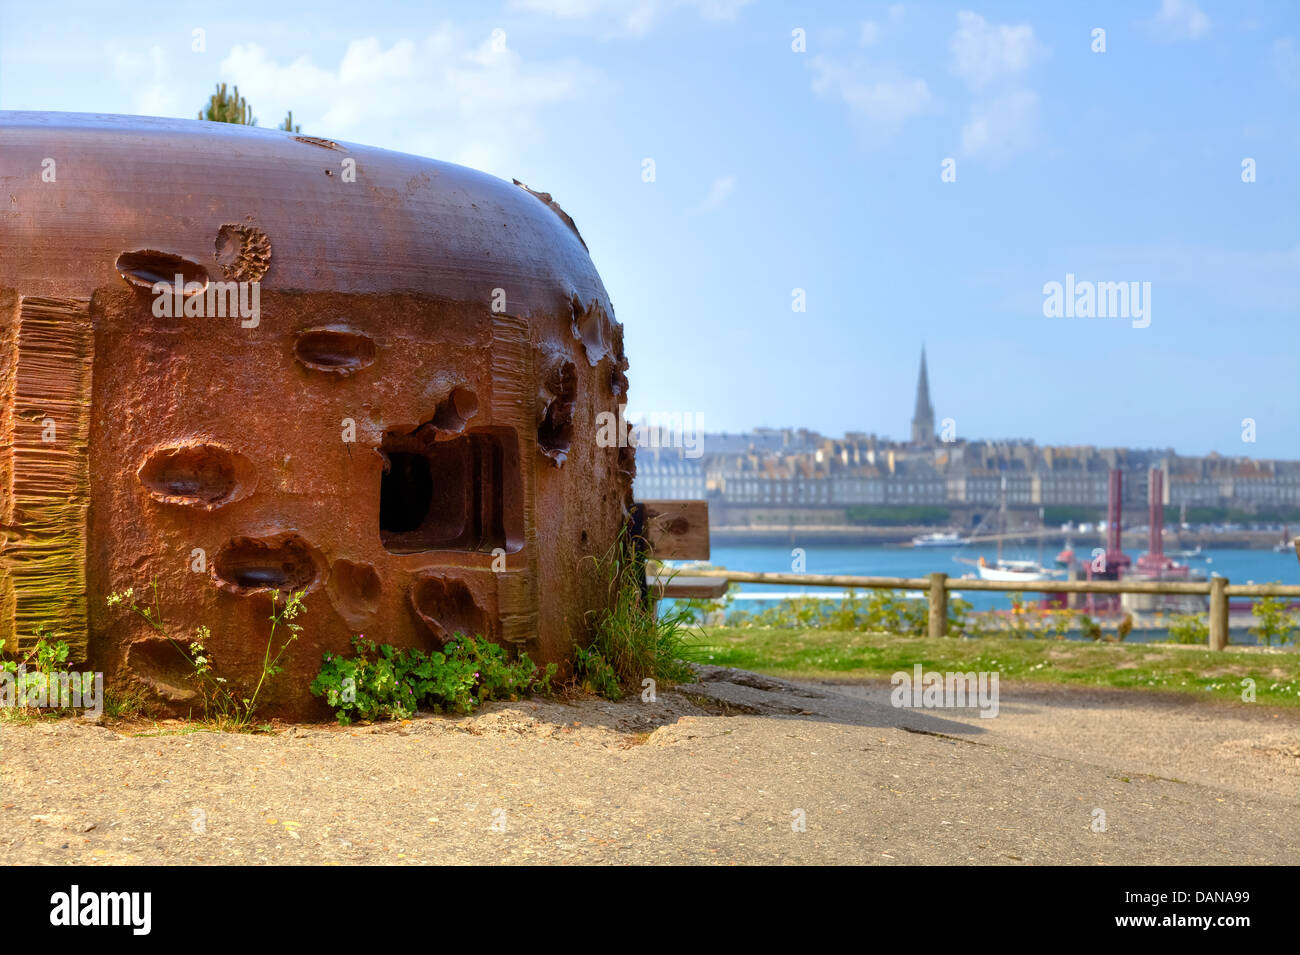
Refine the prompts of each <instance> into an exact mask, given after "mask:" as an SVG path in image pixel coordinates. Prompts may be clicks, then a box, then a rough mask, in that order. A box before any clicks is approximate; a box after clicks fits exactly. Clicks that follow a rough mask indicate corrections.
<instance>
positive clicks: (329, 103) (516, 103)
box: [220, 26, 601, 175]
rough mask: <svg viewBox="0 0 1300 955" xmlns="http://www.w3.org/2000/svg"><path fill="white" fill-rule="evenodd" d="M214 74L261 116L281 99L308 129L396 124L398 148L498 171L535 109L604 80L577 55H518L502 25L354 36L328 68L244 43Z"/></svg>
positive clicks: (337, 133) (279, 107)
mask: <svg viewBox="0 0 1300 955" xmlns="http://www.w3.org/2000/svg"><path fill="white" fill-rule="evenodd" d="M220 75H221V79H223V80H226V81H227V82H234V83H238V84H239V88H240V92H241V93H242V94H244V95H245V96H246V97H248V100H249V102H251V103H253V104H255V106H256V107H257V108H258V118H259V120H261V122H262V123H263V124H264V125H267V124H270V125H274V124H275V123H276V122H278V120H279V118H280V116H282V115H283V111H284V109H287V108H292V109H293V111H294V118H295V120H296V121H298V122H301V124H302V127H303V130H304V131H305V132H309V133H313V134H316V135H321V136H330V137H336V138H339V139H355V140H359V141H362V142H366V141H370V142H377V141H383V140H390V141H391V139H392V133H391V130H392V129H393V128H394V126H395V125H400V127H401V128H402V129H403V131H404V132H405V133H406V134H407V135H406V137H405V139H404V141H403V144H402V146H401V148H403V149H406V150H408V151H412V152H420V153H423V154H425V155H430V156H435V157H437V158H439V159H447V160H450V161H452V162H460V163H464V164H465V165H471V166H475V167H477V168H480V169H486V170H488V171H490V172H495V173H497V174H498V175H508V174H509V173H510V170H509V169H507V168H505V166H504V163H505V162H506V161H507V160H508V158H509V157H510V156H511V155H512V154H514V153H517V151H518V148H519V145H520V144H521V143H527V142H531V141H535V140H538V139H540V138H541V137H542V135H543V127H542V124H541V122H540V121H539V119H538V116H537V113H538V111H539V110H541V109H543V108H545V107H546V106H549V105H551V104H555V103H562V102H571V101H574V100H578V99H581V98H582V97H583V96H585V95H586V91H587V90H590V89H593V88H598V87H599V86H600V85H601V75H600V73H599V72H598V71H596V70H594V69H592V68H590V67H587V66H585V65H583V64H581V63H579V62H577V61H574V60H555V61H548V62H537V63H529V62H525V61H524V60H523V58H522V57H521V56H520V55H519V54H518V53H516V52H515V51H514V50H513V49H511V48H510V47H509V46H508V44H507V42H506V37H505V36H504V35H499V36H498V37H497V38H496V39H495V40H494V39H493V38H492V37H488V38H485V39H482V40H481V41H479V42H475V41H474V40H472V39H470V38H468V37H466V36H464V35H463V34H462V33H461V32H460V31H459V30H457V29H456V28H453V27H450V26H444V27H442V28H441V29H439V30H438V31H436V32H434V33H433V34H431V35H429V36H428V37H426V38H425V39H423V40H421V41H418V42H417V41H413V40H399V41H398V42H396V43H394V44H393V45H392V46H391V47H388V48H386V49H385V48H384V47H383V46H382V45H381V44H380V42H379V41H378V40H377V39H374V38H373V37H372V38H368V39H361V40H354V41H352V42H351V43H350V44H349V45H348V47H347V49H346V50H345V51H344V53H343V56H342V58H341V60H340V61H339V63H338V65H337V67H334V68H330V67H321V66H317V65H316V64H315V63H313V62H312V61H311V59H310V58H309V57H300V58H299V59H297V60H294V61H292V62H280V61H278V60H276V59H275V58H274V57H273V56H272V55H271V54H270V53H268V52H267V50H265V49H264V48H263V47H261V46H259V45H258V44H256V43H248V44H242V45H239V46H236V47H234V48H233V49H232V50H231V51H230V54H229V55H228V56H227V57H226V58H225V59H224V60H222V61H221V66H220ZM271 106H275V107H276V109H275V111H274V112H272V111H270V110H269V109H268V108H269V107H271Z"/></svg>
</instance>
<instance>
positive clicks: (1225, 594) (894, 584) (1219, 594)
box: [661, 567, 1300, 650]
mask: <svg viewBox="0 0 1300 955" xmlns="http://www.w3.org/2000/svg"><path fill="white" fill-rule="evenodd" d="M665 570H667V569H666V568H664V569H661V576H662V573H663V571H665ZM668 572H671V571H668ZM689 574H690V576H691V577H692V578H696V577H706V578H719V579H722V580H727V581H729V582H731V583H737V584H784V585H786V586H791V585H793V586H798V587H848V588H852V589H862V590H924V591H927V592H928V593H929V600H930V617H929V632H930V636H932V637H942V636H945V635H947V632H948V591H949V590H951V589H953V587H956V588H959V589H961V590H985V591H1000V592H1003V593H1024V592H1029V593H1041V594H1208V595H1209V597H1210V649H1211V650H1222V649H1223V648H1224V647H1226V646H1227V645H1228V598H1229V597H1300V585H1297V584H1230V583H1229V582H1228V580H1227V578H1226V577H1212V578H1210V579H1209V580H1205V581H1185V580H1035V581H1030V582H1025V583H1018V582H1015V581H1009V580H967V579H964V578H960V579H958V580H956V581H953V582H952V586H950V581H949V578H948V575H947V574H945V573H938V572H936V573H933V574H930V575H929V576H928V577H858V576H854V575H851V574H769V573H753V572H749V571H741V570H722V569H696V568H694V567H692V568H691V569H690V571H689Z"/></svg>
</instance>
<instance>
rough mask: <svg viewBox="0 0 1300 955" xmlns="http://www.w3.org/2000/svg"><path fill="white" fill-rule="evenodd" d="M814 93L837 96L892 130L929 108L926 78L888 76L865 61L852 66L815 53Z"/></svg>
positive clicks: (858, 113) (857, 112)
mask: <svg viewBox="0 0 1300 955" xmlns="http://www.w3.org/2000/svg"><path fill="white" fill-rule="evenodd" d="M810 65H811V67H812V70H813V73H814V74H815V75H814V77H813V83H812V88H813V92H815V93H817V94H818V95H820V96H828V97H831V98H833V99H838V100H840V101H841V102H843V103H844V104H845V105H847V106H848V107H849V109H850V110H852V111H853V113H854V114H855V115H856V116H858V117H859V118H860V119H863V120H866V121H867V122H868V123H870V124H872V125H874V126H877V127H879V128H881V129H882V131H885V132H889V131H892V130H893V129H895V128H897V127H898V126H900V125H902V123H904V122H905V121H906V120H908V119H910V118H911V117H913V116H916V115H919V114H920V113H923V112H925V110H926V109H927V108H928V107H929V105H930V101H931V96H930V87H929V86H928V85H927V84H926V82H925V80H922V79H914V78H909V77H905V76H897V75H892V76H891V75H887V74H883V73H880V72H879V71H876V70H873V69H870V68H868V67H866V66H864V65H863V64H854V65H852V66H849V65H845V64H842V63H839V62H837V61H835V60H832V59H830V58H829V57H824V56H815V57H813V58H812V60H811V62H810Z"/></svg>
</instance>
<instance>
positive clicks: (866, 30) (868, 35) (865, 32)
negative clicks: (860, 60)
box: [860, 20, 880, 46]
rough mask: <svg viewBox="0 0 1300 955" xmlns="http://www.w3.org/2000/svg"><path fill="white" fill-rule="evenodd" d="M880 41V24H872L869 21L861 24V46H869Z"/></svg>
mask: <svg viewBox="0 0 1300 955" xmlns="http://www.w3.org/2000/svg"><path fill="white" fill-rule="evenodd" d="M879 39H880V24H878V23H873V22H871V21H870V20H864V21H863V22H862V33H861V35H860V42H861V43H862V45H863V46H871V45H872V44H874V43H875V42H876V41H877V40H879Z"/></svg>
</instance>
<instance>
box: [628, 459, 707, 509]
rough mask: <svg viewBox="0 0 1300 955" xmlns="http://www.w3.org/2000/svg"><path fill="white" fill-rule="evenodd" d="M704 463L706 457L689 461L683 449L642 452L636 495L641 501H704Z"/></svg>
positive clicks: (634, 486) (637, 466)
mask: <svg viewBox="0 0 1300 955" xmlns="http://www.w3.org/2000/svg"><path fill="white" fill-rule="evenodd" d="M703 464H704V461H703V459H702V458H688V457H686V456H685V455H684V454H683V453H682V451H681V449H680V448H653V449H641V450H638V451H637V453H636V478H635V479H634V480H633V482H632V493H633V494H634V495H635V496H636V499H637V500H639V501H700V500H703V499H704V497H705V494H706V487H705V480H704V466H703Z"/></svg>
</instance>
